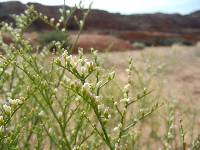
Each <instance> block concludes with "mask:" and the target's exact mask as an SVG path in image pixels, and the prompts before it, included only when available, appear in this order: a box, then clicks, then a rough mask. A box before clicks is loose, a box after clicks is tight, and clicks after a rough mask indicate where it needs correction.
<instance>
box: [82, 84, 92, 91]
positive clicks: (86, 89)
mask: <svg viewBox="0 0 200 150" xmlns="http://www.w3.org/2000/svg"><path fill="white" fill-rule="evenodd" d="M90 88H91V85H90V83H87V82H86V83H84V84H83V90H85V91H89V90H90Z"/></svg>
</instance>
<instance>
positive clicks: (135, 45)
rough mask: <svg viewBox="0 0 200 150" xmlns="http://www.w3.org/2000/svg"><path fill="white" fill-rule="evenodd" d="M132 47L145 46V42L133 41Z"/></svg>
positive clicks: (139, 47) (142, 47) (140, 47)
mask: <svg viewBox="0 0 200 150" xmlns="http://www.w3.org/2000/svg"><path fill="white" fill-rule="evenodd" d="M133 47H134V48H136V49H144V48H145V44H144V43H142V42H134V43H133Z"/></svg>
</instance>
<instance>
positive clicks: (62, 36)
mask: <svg viewBox="0 0 200 150" xmlns="http://www.w3.org/2000/svg"><path fill="white" fill-rule="evenodd" d="M38 41H39V44H40V45H41V46H47V45H49V46H50V49H51V51H52V50H53V48H55V46H54V45H55V42H61V43H62V48H65V49H67V48H68V49H69V48H70V46H71V42H70V38H69V36H68V34H67V33H66V32H62V31H47V32H44V33H42V34H40V35H39V39H38Z"/></svg>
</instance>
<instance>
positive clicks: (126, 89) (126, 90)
mask: <svg viewBox="0 0 200 150" xmlns="http://www.w3.org/2000/svg"><path fill="white" fill-rule="evenodd" d="M130 86H131V85H130V84H126V85H125V86H124V89H123V91H124V92H128V91H129V89H130Z"/></svg>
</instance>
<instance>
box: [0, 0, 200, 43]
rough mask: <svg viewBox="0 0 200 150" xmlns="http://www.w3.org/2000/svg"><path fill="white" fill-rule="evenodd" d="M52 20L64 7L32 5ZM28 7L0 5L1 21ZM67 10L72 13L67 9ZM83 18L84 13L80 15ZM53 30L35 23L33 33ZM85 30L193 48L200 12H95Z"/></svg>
mask: <svg viewBox="0 0 200 150" xmlns="http://www.w3.org/2000/svg"><path fill="white" fill-rule="evenodd" d="M27 5H34V6H35V8H36V9H37V10H38V11H40V12H42V13H44V14H46V15H47V16H49V17H54V18H56V19H58V17H59V13H58V9H59V8H61V7H63V6H45V5H41V4H39V3H28V4H27ZM25 9H26V5H25V4H22V3H20V2H18V1H12V2H2V3H0V21H6V22H13V20H12V18H11V16H10V15H11V14H20V13H22V12H23V11H24V10H25ZM66 9H69V7H67V8H66ZM76 15H77V16H80V15H81V14H80V11H79V10H78V11H77V12H76ZM46 29H49V27H48V26H47V25H46V24H44V23H42V22H41V21H40V20H37V21H36V22H34V24H33V25H32V26H31V28H30V30H35V31H39V30H46ZM68 29H71V30H76V29H77V25H76V24H75V22H74V20H73V19H71V20H70V24H69V26H68ZM85 30H86V31H87V32H90V31H95V32H96V31H98V33H100V34H104V35H105V34H106V35H112V36H113V35H114V36H116V37H118V38H121V39H124V40H128V41H130V42H134V41H139V42H143V43H145V44H146V45H168V44H169V43H173V42H174V41H181V42H182V41H183V42H185V43H186V44H193V43H195V42H197V41H200V11H196V12H193V13H191V14H188V15H181V14H163V13H155V14H134V15H121V14H119V13H109V12H107V11H103V10H94V9H93V10H91V12H90V15H89V16H88V18H87V21H86V26H85Z"/></svg>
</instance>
